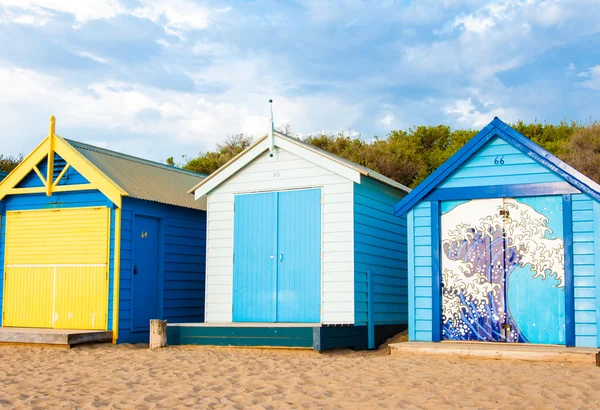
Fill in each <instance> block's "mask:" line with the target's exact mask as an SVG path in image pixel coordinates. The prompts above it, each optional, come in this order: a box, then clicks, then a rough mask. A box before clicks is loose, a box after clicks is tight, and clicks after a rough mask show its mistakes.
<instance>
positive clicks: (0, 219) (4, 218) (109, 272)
mask: <svg viewBox="0 0 600 410" xmlns="http://www.w3.org/2000/svg"><path fill="white" fill-rule="evenodd" d="M96 208H107V210H108V230H107V231H108V232H107V235H108V242H107V250H106V255H107V258H106V277H107V280H106V296H107V297H106V305H105V308H106V310H105V312H104V313H105V318H106V319H105V320H104V330H109V329H108V324H109V322H110V319H111V318H110V317H109V314H108V313H109V310H110V284H111V281H114V278H113V277H112V276H113V269H114V267H111V264H110V261H111V259H113V258H114V255H113V253H112V252H111V245H113V241H114V240H115V237H114V235H113V229H114V225H113V224H114V222H115V218H116V213H115V212H113V208H112V207H111V206H107V205H86V206H74V205H71V204H69V205H68V206H62V205H59V206H57V207H55V208H35V209H6V207H5V206H4V207H0V239H1V240H3V241H4V248H3V249H1V253H2V271H1V272H0V273H1V276H2V278H1V280H2V304H1V306H0V319H1V320H0V327H10V326H6V325H5V320H4V312H5V307H6V306H5V305H6V268H7V263H6V246H7V243H6V242H7V233H8V214H9V213H12V212H43V211H61V210H74V209H77V210H80V209H96ZM32 265H35V264H32ZM48 266H50V265H48ZM52 266H53V267H54V276H55V277H56V267H60V266H63V267H64V266H70V265H61V264H55V265H52ZM82 266H89V265H82ZM55 297H56V289H53V295H52V298H53V302H52V303H53V310H54V304H55V301H54V298H55ZM113 298H114V295H113ZM33 329H36V328H33ZM40 329H55V327H54V318H52V327H50V328H46V327H44V328H40Z"/></svg>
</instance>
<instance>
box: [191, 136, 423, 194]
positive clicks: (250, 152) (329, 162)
mask: <svg viewBox="0 0 600 410" xmlns="http://www.w3.org/2000/svg"><path fill="white" fill-rule="evenodd" d="M274 136H275V145H276V146H278V147H279V148H282V149H284V150H286V151H290V152H291V153H293V154H296V155H298V156H300V157H303V158H306V159H307V160H309V161H311V162H313V163H315V164H316V165H319V166H322V167H323V168H326V169H329V170H330V171H332V172H334V173H336V174H338V175H341V176H343V177H345V178H347V179H349V180H351V181H354V182H356V183H358V184H360V182H361V181H360V176H361V175H364V176H368V177H370V178H373V179H375V180H377V181H379V182H382V183H384V184H386V185H389V186H391V187H392V188H395V189H399V190H401V191H404V192H407V193H408V192H410V191H411V189H410V188H408V187H406V186H404V185H402V184H400V183H399V182H396V181H394V180H392V179H390V178H388V177H386V176H383V175H381V174H380V173H378V172H375V171H373V170H371V169H369V168H366V167H363V166H361V165H358V164H355V163H354V162H351V161H348V160H346V159H343V158H341V157H338V156H337V155H334V154H331V153H330V152H327V151H324V150H322V149H319V148H317V147H315V146H313V145H310V144H308V143H305V142H303V141H300V140H298V139H296V138H294V137H290V136H289V135H285V134H282V133H280V132H278V131H275V133H274ZM267 139H268V137H267V136H264V137H262V138H260V139H259V140H258V141H256V142H255V143H254V144H252V145H251V146H250V147H248V148H246V149H245V150H244V151H242V152H241V153H239V154H238V155H236V156H235V157H234V158H232V159H231V160H229V162H227V163H226V164H225V165H223V166H221V168H219V169H218V170H216V171H215V172H213V173H212V174H210V175H209V176H208V177H207V178H206V179H204V180H203V181H201V182H200V183H199V184H198V185H196V186H195V187H194V188H192V189H191V190H190V191H189V193H190V194H191V193H194V196H195V198H196V200H199V199H201V198H202V197H204V196H205V195H207V194H208V193H209V192H210V191H212V190H213V189H215V188H216V187H218V186H219V185H221V184H222V183H223V182H225V181H226V180H227V179H229V178H230V177H232V176H233V175H234V174H236V173H237V172H238V171H240V170H241V169H242V168H244V167H245V166H246V165H248V164H249V163H250V162H251V161H253V160H254V159H255V158H257V157H258V156H259V155H261V154H262V153H263V152H265V151H267V150H268V149H269V145H270V144H269V142H268V141H267ZM307 152H308V153H309V155H308V157H307V155H306V154H307Z"/></svg>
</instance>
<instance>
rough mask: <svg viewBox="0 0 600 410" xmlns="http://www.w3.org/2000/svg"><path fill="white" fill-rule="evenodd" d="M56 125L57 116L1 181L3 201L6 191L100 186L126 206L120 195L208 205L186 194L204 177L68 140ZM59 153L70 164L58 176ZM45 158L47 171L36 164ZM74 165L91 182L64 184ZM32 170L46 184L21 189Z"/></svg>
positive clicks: (192, 205)
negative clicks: (190, 187) (38, 140)
mask: <svg viewBox="0 0 600 410" xmlns="http://www.w3.org/2000/svg"><path fill="white" fill-rule="evenodd" d="M54 126H55V120H54V117H51V118H50V132H49V134H48V136H47V137H46V138H45V139H44V140H43V141H42V142H41V143H40V144H39V145H38V146H37V147H36V148H35V149H34V150H33V151H32V152H31V153H29V155H27V157H26V158H25V159H24V160H23V161H22V162H21V163H20V164H19V165H18V166H17V167H16V168H15V169H14V170H12V172H10V173H9V174H8V176H7V177H6V178H5V179H4V180H3V181H2V182H0V200H2V199H3V198H4V197H5V196H7V195H19V194H41V193H45V194H46V195H52V193H53V192H68V191H84V190H99V191H100V192H102V194H104V195H105V196H106V197H107V198H108V199H110V201H112V202H113V203H114V204H115V205H116V206H118V207H121V205H122V198H123V197H124V196H129V197H132V198H137V199H142V200H147V201H155V202H160V203H164V204H168V205H176V206H182V207H187V208H194V209H202V210H205V209H206V207H205V205H204V204H203V203H201V202H196V201H194V199H193V198H190V197H189V196H188V195H186V190H187V188H188V187H189V186H191V185H193V184H197V183H199V182H200V181H202V180H203V179H204V178H205V177H206V176H205V175H203V174H197V173H194V172H189V171H184V170H182V169H179V168H175V167H170V166H168V165H164V164H160V163H157V162H152V161H147V160H144V159H141V158H136V157H132V156H130V155H125V154H121V153H118V152H114V151H109V150H107V149H103V148H99V147H94V146H92V145H87V144H83V143H80V142H76V141H71V140H66V139H64V138H62V137H60V136H59V135H56V134H55V133H54ZM56 155H58V156H59V157H60V158H62V159H63V160H64V161H65V162H66V166H64V167H63V169H62V170H61V171H60V173H59V175H58V176H55V175H54V171H55V168H54V158H55V156H56ZM44 160H46V161H47V166H46V168H47V171H46V173H45V175H43V174H42V173H41V172H40V168H38V165H39V164H40V163H42V162H43V161H44ZM70 167H72V168H74V169H75V170H76V171H77V172H78V173H80V174H81V175H82V176H83V177H84V178H85V180H87V182H86V183H79V184H67V185H65V184H60V182H61V179H62V177H63V176H64V175H65V173H66V172H67V171H68V169H69V168H70ZM33 172H35V174H37V177H38V178H39V179H40V181H41V183H42V184H41V185H43V186H36V187H28V188H24V187H19V186H18V185H19V183H20V182H21V181H22V180H23V179H24V178H26V177H27V176H28V175H30V174H32V173H33Z"/></svg>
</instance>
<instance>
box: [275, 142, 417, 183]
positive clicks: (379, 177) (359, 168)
mask: <svg viewBox="0 0 600 410" xmlns="http://www.w3.org/2000/svg"><path fill="white" fill-rule="evenodd" d="M275 134H276V135H277V136H279V137H281V138H285V139H286V140H288V141H291V142H293V143H294V144H298V145H301V146H302V147H304V148H306V149H309V150H311V151H313V152H316V153H318V154H319V155H322V156H324V157H327V158H329V159H330V160H332V161H335V162H338V163H340V164H343V165H345V166H347V167H348V168H352V169H353V170H355V171H357V172H360V173H361V174H363V175H366V176H369V177H371V178H373V179H376V180H378V181H380V182H383V183H384V184H387V185H390V186H392V187H394V188H397V189H401V190H402V191H404V192H410V191H411V189H410V188H409V187H407V186H405V185H402V184H401V183H399V182H396V181H394V180H393V179H390V178H388V177H386V176H384V175H381V174H380V173H379V172H375V171H373V170H372V169H370V168H367V167H364V166H362V165H358V164H357V163H354V162H352V161H349V160H347V159H344V158H342V157H338V156H337V155H335V154H332V153H331V152H327V151H325V150H322V149H321V148H317V147H315V146H314V145H311V144H308V143H306V142H304V141H301V140H299V139H297V138H294V137H290V136H289V135H286V134H282V133H280V132H277V131H275Z"/></svg>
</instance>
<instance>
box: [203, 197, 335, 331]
mask: <svg viewBox="0 0 600 410" xmlns="http://www.w3.org/2000/svg"><path fill="white" fill-rule="evenodd" d="M311 189H318V190H319V191H320V193H321V195H320V198H321V202H320V207H321V226H320V231H321V246H320V248H321V254H320V264H319V265H320V269H321V272H320V275H319V277H320V281H321V283H320V293H321V297H320V304H319V323H323V296H324V289H323V272H324V269H323V266H324V260H325V258H324V257H323V256H324V251H323V230H324V229H323V228H324V225H325V218H324V216H325V213H324V206H323V205H324V203H323V189H324V186H323V185H315V186H302V187H289V188H285V189H264V190H261V191H251V192H244V191H239V192H235V193H234V194H233V201H232V202H233V204H235V197H236V196H240V195H255V194H269V193H276V192H289V191H308V190H311ZM232 220H233V229H232V235H231V257H232V261H233V262H232V264H231V309H232V314H231V323H253V322H234V320H233V280H234V278H233V273H234V266H233V265H234V263H235V260H234V258H233V254H234V252H235V240H234V238H235V207H234V210H233V215H232ZM205 300H206V295H205ZM205 303H206V302H205ZM269 323H283V322H269Z"/></svg>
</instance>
